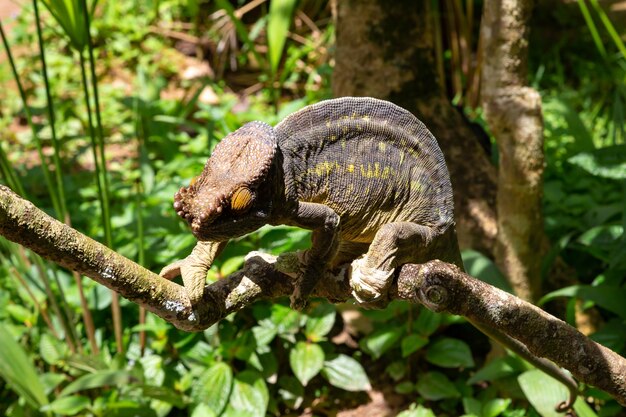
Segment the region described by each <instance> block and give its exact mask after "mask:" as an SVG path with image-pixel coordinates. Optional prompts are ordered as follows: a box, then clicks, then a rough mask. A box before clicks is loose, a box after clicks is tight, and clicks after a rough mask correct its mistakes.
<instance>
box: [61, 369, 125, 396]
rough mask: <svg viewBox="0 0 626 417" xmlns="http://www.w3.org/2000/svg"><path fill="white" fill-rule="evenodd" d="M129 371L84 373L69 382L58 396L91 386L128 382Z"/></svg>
mask: <svg viewBox="0 0 626 417" xmlns="http://www.w3.org/2000/svg"><path fill="white" fill-rule="evenodd" d="M129 380H130V373H129V372H128V371H109V370H106V371H97V372H94V373H92V374H85V375H83V376H81V377H80V378H78V379H77V380H75V381H74V382H72V383H70V384H69V385H68V386H67V387H65V388H64V389H63V391H61V395H60V396H65V395H69V394H73V393H75V392H78V391H84V390H88V389H93V388H102V387H117V386H121V385H126V384H128V381H129Z"/></svg>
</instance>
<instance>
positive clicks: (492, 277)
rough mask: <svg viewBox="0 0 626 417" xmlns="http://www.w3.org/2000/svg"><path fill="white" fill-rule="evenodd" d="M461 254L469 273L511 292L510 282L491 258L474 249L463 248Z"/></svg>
mask: <svg viewBox="0 0 626 417" xmlns="http://www.w3.org/2000/svg"><path fill="white" fill-rule="evenodd" d="M462 255H463V264H464V265H465V269H466V270H467V273H468V274H469V275H471V276H473V277H476V278H478V279H479V280H481V281H483V282H486V283H487V284H489V285H493V286H494V287H497V288H500V289H501V290H503V291H506V292H510V293H512V292H513V290H512V288H511V284H509V282H508V281H507V279H506V278H505V277H504V275H503V274H502V272H500V270H499V269H498V267H497V266H496V264H495V263H493V261H492V260H491V259H489V258H487V257H486V256H485V255H483V254H482V253H480V252H477V251H474V250H464V251H463V252H462Z"/></svg>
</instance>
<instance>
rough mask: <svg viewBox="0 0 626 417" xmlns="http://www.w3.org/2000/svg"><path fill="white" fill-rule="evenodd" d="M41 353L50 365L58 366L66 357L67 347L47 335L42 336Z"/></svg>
mask: <svg viewBox="0 0 626 417" xmlns="http://www.w3.org/2000/svg"><path fill="white" fill-rule="evenodd" d="M39 352H40V354H41V357H42V358H43V360H44V361H46V363H47V364H49V365H56V364H57V362H59V361H60V360H61V358H63V357H64V356H65V353H66V352H67V345H66V344H64V343H61V341H59V340H58V339H56V338H54V337H52V336H50V335H49V334H47V333H44V334H43V335H41V340H40V342H39Z"/></svg>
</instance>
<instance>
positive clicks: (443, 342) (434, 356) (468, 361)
mask: <svg viewBox="0 0 626 417" xmlns="http://www.w3.org/2000/svg"><path fill="white" fill-rule="evenodd" d="M426 360H427V361H428V362H430V363H432V364H434V365H438V366H441V367H443V368H471V367H473V366H474V359H473V358H472V351H471V350H470V347H469V346H468V345H467V343H465V342H464V341H462V340H459V339H452V338H443V339H439V340H437V341H436V342H435V343H433V344H432V345H430V346H429V347H428V352H427V353H426Z"/></svg>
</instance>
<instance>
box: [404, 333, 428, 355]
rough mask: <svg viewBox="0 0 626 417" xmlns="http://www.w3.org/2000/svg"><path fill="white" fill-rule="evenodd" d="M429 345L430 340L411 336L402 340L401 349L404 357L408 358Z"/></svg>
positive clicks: (416, 335) (414, 335) (415, 335)
mask: <svg viewBox="0 0 626 417" xmlns="http://www.w3.org/2000/svg"><path fill="white" fill-rule="evenodd" d="M427 344H428V338H427V337H424V336H420V335H418V334H410V335H407V336H405V337H404V338H402V342H401V343H400V347H401V348H402V357H403V358H406V357H407V356H409V355H410V354H411V353H414V352H417V351H418V350H420V349H421V348H423V347H424V346H426V345H427Z"/></svg>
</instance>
